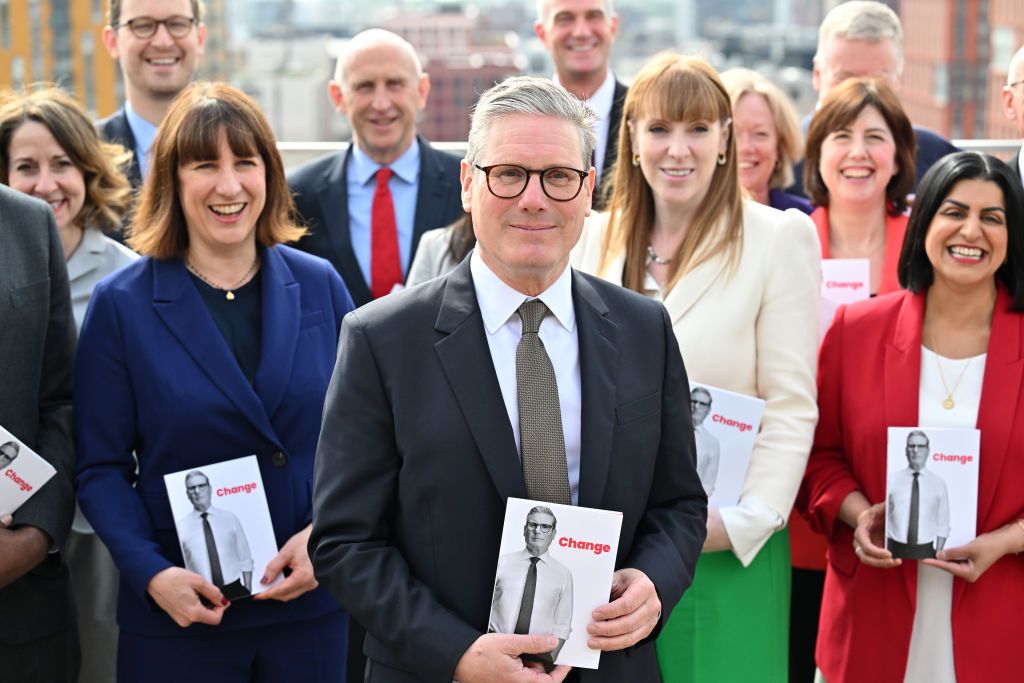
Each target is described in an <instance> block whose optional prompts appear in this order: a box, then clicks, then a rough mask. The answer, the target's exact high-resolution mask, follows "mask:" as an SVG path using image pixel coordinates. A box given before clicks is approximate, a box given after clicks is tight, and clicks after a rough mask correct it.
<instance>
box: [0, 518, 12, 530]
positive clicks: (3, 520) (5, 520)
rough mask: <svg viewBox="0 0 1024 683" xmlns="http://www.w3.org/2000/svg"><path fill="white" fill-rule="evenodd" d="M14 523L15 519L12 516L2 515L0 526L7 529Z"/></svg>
mask: <svg viewBox="0 0 1024 683" xmlns="http://www.w3.org/2000/svg"><path fill="white" fill-rule="evenodd" d="M13 521H14V517H12V516H10V515H0V526H2V527H4V528H5V529H6V528H7V527H9V526H10V525H11V522H13Z"/></svg>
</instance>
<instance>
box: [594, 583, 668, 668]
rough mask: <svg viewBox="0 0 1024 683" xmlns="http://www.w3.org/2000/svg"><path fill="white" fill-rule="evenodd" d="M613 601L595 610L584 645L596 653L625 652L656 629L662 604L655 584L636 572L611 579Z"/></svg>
mask: <svg viewBox="0 0 1024 683" xmlns="http://www.w3.org/2000/svg"><path fill="white" fill-rule="evenodd" d="M611 597H612V601H611V602H609V603H608V604H607V605H601V606H600V607H598V608H597V609H595V610H594V613H593V617H594V623H592V624H591V625H590V626H588V627H587V633H589V634H590V639H589V640H588V641H587V645H588V646H589V647H591V648H593V649H595V650H604V651H606V652H607V651H611V650H624V649H626V648H627V647H630V646H631V645H636V644H637V643H639V642H640V641H641V640H643V639H644V638H646V637H647V636H648V635H649V634H650V633H651V631H653V630H654V627H655V626H657V625H658V617H659V616H661V600H660V599H659V598H658V591H656V590H655V589H654V583H653V582H652V581H651V580H650V579H649V578H647V575H646V574H644V573H643V572H642V571H640V570H639V569H630V568H626V569H620V570H619V571H617V572H615V573H614V574H613V575H612V595H611Z"/></svg>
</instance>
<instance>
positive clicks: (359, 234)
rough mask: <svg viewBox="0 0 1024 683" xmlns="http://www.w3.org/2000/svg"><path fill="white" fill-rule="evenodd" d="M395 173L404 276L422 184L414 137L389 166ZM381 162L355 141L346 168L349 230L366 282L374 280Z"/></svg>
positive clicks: (390, 184) (390, 182)
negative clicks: (376, 201)
mask: <svg viewBox="0 0 1024 683" xmlns="http://www.w3.org/2000/svg"><path fill="white" fill-rule="evenodd" d="M388 167H389V168H390V169H391V170H392V171H393V172H394V173H393V174H392V175H391V179H390V180H388V189H390V190H391V200H392V201H393V202H394V205H395V223H396V224H397V226H398V251H399V254H400V255H401V258H402V277H403V278H404V277H405V275H406V274H407V273H408V272H409V259H410V255H411V253H412V231H413V225H414V223H415V220H416V194H417V192H418V191H419V183H420V143H419V141H418V140H415V139H414V140H413V142H412V144H411V145H410V146H409V149H407V150H405V152H403V153H402V156H400V157H398V158H397V159H395V161H394V163H391V164H389V165H388ZM379 168H381V164H378V163H377V162H376V161H374V160H373V159H371V158H370V157H369V156H367V154H366V152H364V151H363V150H361V149H359V146H358V145H355V143H353V147H352V154H350V155H349V158H348V166H347V167H346V169H345V177H346V182H347V183H348V230H349V237H350V239H351V240H352V251H354V252H355V254H356V260H357V261H358V262H359V269H360V270H361V271H362V272H363V279H365V280H366V284H367V285H369V284H370V283H371V280H370V263H371V260H372V259H371V255H370V236H371V235H372V233H373V229H372V225H371V224H370V217H371V215H372V214H373V193H374V192H375V191H376V189H377V169H379Z"/></svg>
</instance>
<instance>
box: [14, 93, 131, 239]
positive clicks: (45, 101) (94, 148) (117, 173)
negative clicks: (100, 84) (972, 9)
mask: <svg viewBox="0 0 1024 683" xmlns="http://www.w3.org/2000/svg"><path fill="white" fill-rule="evenodd" d="M29 121H35V122H36V123H39V124H41V125H43V126H45V127H46V129H47V130H48V131H50V135H52V136H53V139H54V140H56V141H57V144H58V145H60V147H61V149H63V150H64V153H65V154H67V155H68V158H69V159H70V160H71V163H73V164H74V165H75V168H77V169H78V170H79V171H80V172H81V174H82V178H83V179H84V181H85V201H84V202H83V203H82V208H81V210H80V211H79V212H78V215H77V216H75V219H74V220H75V224H76V225H79V226H81V227H83V228H88V227H96V228H99V229H100V230H115V229H117V228H118V227H120V225H121V220H122V218H123V217H124V214H125V212H126V211H127V210H128V207H129V205H130V204H131V196H132V186H131V183H129V182H128V179H127V178H126V177H125V175H124V173H122V172H121V170H120V167H121V166H123V165H125V164H127V163H128V162H130V161H131V153H130V152H128V151H126V150H125V148H124V147H122V146H121V145H116V144H113V143H109V142H103V141H102V140H100V137H99V134H98V133H97V132H96V127H95V126H93V123H92V121H91V120H90V119H89V117H88V115H86V113H85V110H84V109H82V107H81V105H79V104H78V102H76V101H75V99H74V98H72V97H71V96H70V95H68V94H67V93H65V92H64V91H63V90H61V89H60V88H58V87H55V86H42V87H37V88H35V89H33V90H28V91H23V92H16V91H13V90H7V91H4V92H2V93H0V182H2V183H3V184H5V185H7V184H9V183H10V178H11V138H12V137H14V132H15V131H16V130H18V128H20V127H21V126H22V125H23V124H25V123H27V122H29Z"/></svg>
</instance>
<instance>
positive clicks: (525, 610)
mask: <svg viewBox="0 0 1024 683" xmlns="http://www.w3.org/2000/svg"><path fill="white" fill-rule="evenodd" d="M557 535H558V520H557V519H556V518H555V513H553V512H552V511H551V508H549V507H545V506H543V505H538V506H536V507H534V508H533V509H532V510H530V512H529V513H528V514H527V515H526V523H525V524H524V525H523V537H524V538H525V539H526V547H524V548H523V549H522V550H517V551H516V552H513V553H507V554H505V555H502V556H501V557H500V558H498V570H497V572H496V573H495V580H494V595H493V597H492V598H491V616H490V618H489V619H488V623H487V632H488V633H519V634H524V633H539V634H542V635H546V634H550V635H553V636H555V637H556V638H558V644H557V645H556V646H555V647H553V648H552V649H551V650H550V651H549V652H543V653H540V654H539V655H538V656H537V659H538V660H539V661H541V662H544V663H546V664H549V665H553V664H554V663H555V660H556V659H557V658H558V653H559V652H560V651H561V649H562V646H563V645H565V641H567V640H569V636H570V634H571V633H572V573H571V572H570V571H569V568H568V567H566V566H565V565H564V564H562V563H561V562H559V561H558V560H556V559H555V558H554V557H552V556H551V554H550V553H549V552H548V549H549V548H550V547H551V542H552V541H553V540H555V536H557Z"/></svg>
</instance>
